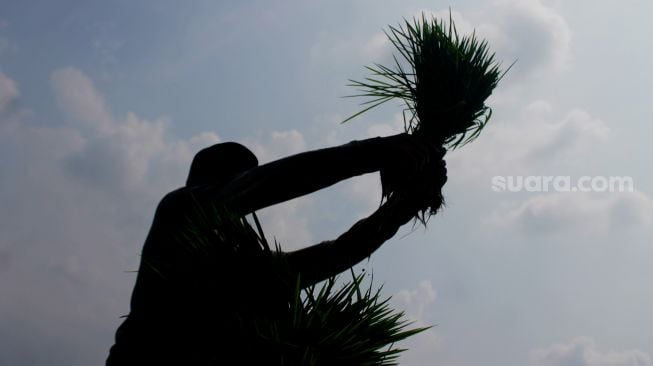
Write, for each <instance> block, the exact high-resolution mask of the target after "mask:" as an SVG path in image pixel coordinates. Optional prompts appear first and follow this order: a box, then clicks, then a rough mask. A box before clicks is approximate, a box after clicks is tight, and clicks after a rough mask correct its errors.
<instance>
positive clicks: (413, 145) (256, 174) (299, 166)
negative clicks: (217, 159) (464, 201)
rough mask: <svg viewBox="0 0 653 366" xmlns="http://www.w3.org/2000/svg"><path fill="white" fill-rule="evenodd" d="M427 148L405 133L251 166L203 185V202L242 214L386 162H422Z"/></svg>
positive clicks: (405, 164) (428, 153) (378, 167)
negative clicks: (229, 178) (213, 185)
mask: <svg viewBox="0 0 653 366" xmlns="http://www.w3.org/2000/svg"><path fill="white" fill-rule="evenodd" d="M432 150H433V147H431V146H430V145H427V144H425V143H424V142H421V141H420V140H418V139H416V138H414V137H412V136H410V135H408V134H399V135H394V136H389V137H376V138H371V139H367V140H362V141H353V142H351V143H348V144H345V145H341V146H337V147H331V148H326V149H320V150H315V151H309V152H305V153H301V154H297V155H293V156H290V157H287V158H284V159H280V160H277V161H274V162H271V163H268V164H265V165H262V166H260V167H256V168H254V169H251V170H249V171H247V172H245V173H244V174H242V175H240V176H238V177H237V178H235V179H234V180H232V181H231V182H229V183H228V184H227V185H226V186H224V187H220V188H218V189H215V191H212V190H211V188H209V190H208V192H205V193H206V194H207V195H208V198H209V200H215V201H218V202H221V203H222V204H224V205H226V207H228V208H229V209H230V210H231V211H233V212H235V213H237V214H240V215H246V214H249V213H251V212H254V211H256V210H259V209H261V208H264V207H268V206H272V205H274V204H277V203H280V202H284V201H288V200H291V199H293V198H296V197H300V196H303V195H306V194H309V193H312V192H315V191H317V190H320V189H323V188H326V187H328V186H330V185H332V184H335V183H337V182H339V181H341V180H344V179H347V178H350V177H353V176H357V175H362V174H366V173H371V172H375V171H378V170H381V169H384V168H386V167H389V166H394V167H397V166H398V167H400V168H405V169H406V170H408V171H409V170H411V169H412V170H416V169H418V168H419V167H421V166H423V165H425V164H427V162H428V160H429V159H430V158H431V157H432V155H433V154H432ZM437 159H440V156H438V157H437Z"/></svg>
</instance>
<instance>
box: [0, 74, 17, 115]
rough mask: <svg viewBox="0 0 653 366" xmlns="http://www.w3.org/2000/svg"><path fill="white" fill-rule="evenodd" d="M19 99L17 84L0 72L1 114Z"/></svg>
mask: <svg viewBox="0 0 653 366" xmlns="http://www.w3.org/2000/svg"><path fill="white" fill-rule="evenodd" d="M17 97H18V88H17V87H16V83H15V82H14V81H13V80H11V79H10V78H8V77H7V76H6V75H5V74H3V73H1V72H0V112H3V111H4V110H5V108H6V107H7V106H8V105H9V104H10V103H11V102H13V101H14V100H15V99H16V98H17Z"/></svg>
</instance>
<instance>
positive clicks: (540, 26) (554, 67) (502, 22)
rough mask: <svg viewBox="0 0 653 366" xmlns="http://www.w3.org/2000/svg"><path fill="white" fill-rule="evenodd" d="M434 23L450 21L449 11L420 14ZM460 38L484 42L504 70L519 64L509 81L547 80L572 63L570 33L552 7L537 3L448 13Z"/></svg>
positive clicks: (500, 2) (511, 0)
mask: <svg viewBox="0 0 653 366" xmlns="http://www.w3.org/2000/svg"><path fill="white" fill-rule="evenodd" d="M422 13H425V14H428V15H433V16H435V17H436V18H437V19H444V20H447V21H448V19H449V14H450V13H449V10H439V11H429V10H420V11H418V12H415V13H414V16H417V15H420V14H422ZM451 17H452V18H453V20H454V22H455V24H456V28H457V29H458V31H459V33H461V34H471V33H472V32H473V31H476V34H477V35H478V36H479V37H480V38H482V39H486V40H487V41H488V43H489V46H490V49H491V50H492V51H494V52H496V54H497V58H498V60H501V61H503V65H505V66H507V65H509V64H511V63H512V62H513V61H515V60H518V61H517V64H516V65H515V66H514V68H513V69H512V70H511V72H510V74H509V79H513V80H515V79H520V78H522V77H532V76H535V77H539V78H541V77H546V76H549V75H550V73H551V72H554V73H557V72H561V71H564V70H566V69H567V68H568V67H569V65H570V62H571V37H572V35H571V30H570V29H569V26H568V24H567V22H566V20H565V19H564V18H563V17H562V15H560V14H559V13H558V12H557V11H556V9H554V8H553V7H550V6H547V5H545V4H544V3H543V2H542V1H540V0H525V1H524V0H497V1H494V2H493V3H492V4H491V5H489V6H488V7H487V8H485V9H484V10H483V12H482V13H473V14H468V15H463V14H461V13H460V12H457V11H451Z"/></svg>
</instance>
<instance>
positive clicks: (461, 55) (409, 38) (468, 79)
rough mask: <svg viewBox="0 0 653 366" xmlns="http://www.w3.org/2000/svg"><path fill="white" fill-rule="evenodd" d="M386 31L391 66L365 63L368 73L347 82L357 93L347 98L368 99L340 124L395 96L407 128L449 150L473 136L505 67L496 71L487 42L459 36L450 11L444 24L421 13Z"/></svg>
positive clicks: (488, 113)
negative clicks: (399, 102)
mask: <svg viewBox="0 0 653 366" xmlns="http://www.w3.org/2000/svg"><path fill="white" fill-rule="evenodd" d="M385 33H386V36H387V37H388V39H389V40H390V42H391V43H392V45H393V46H394V48H395V50H396V51H397V52H398V55H397V54H395V55H393V58H394V64H393V65H392V66H384V65H381V64H378V63H377V64H374V65H373V66H368V67H366V69H367V70H368V71H369V72H370V73H371V76H368V77H366V78H364V79H363V80H362V81H356V80H350V84H349V86H353V87H355V88H356V89H357V90H358V91H359V93H358V94H355V95H351V97H365V98H368V100H367V101H365V102H363V103H362V106H363V109H362V110H360V111H358V112H356V113H355V114H353V115H352V116H350V117H349V118H347V119H346V120H345V121H343V122H347V121H349V120H351V119H353V118H355V117H357V116H359V115H361V114H363V113H364V112H366V111H368V110H370V109H372V108H375V107H377V106H379V105H381V104H384V103H386V102H388V101H390V100H392V99H395V98H397V99H400V100H402V101H403V102H404V104H405V109H404V127H405V130H406V132H409V133H414V134H417V135H423V136H425V137H426V138H428V139H429V140H430V141H432V142H434V143H436V144H438V145H442V146H445V147H447V148H450V149H454V148H458V147H460V146H462V145H464V144H466V143H468V142H470V141H472V140H474V139H475V138H476V137H478V135H479V133H480V132H481V130H482V129H483V127H485V125H486V124H487V122H488V121H489V119H490V116H491V115H492V110H491V109H490V107H488V106H487V105H486V104H485V100H486V99H487V98H488V97H489V96H490V94H492V91H493V90H494V88H495V87H496V86H497V84H498V82H499V80H501V78H502V77H503V75H505V72H507V71H508V69H510V67H509V68H508V69H506V71H504V72H501V71H500V64H499V63H498V62H497V61H496V60H495V55H494V53H490V51H489V47H488V44H487V42H486V41H485V40H479V39H478V38H477V37H476V34H475V33H472V35H471V36H466V35H460V34H459V33H458V31H457V30H456V26H455V24H454V22H453V19H452V17H451V15H450V16H449V21H448V23H446V22H445V21H444V20H441V21H438V20H437V19H436V18H434V17H431V18H430V19H429V18H427V17H426V15H424V14H422V16H421V17H419V18H414V19H413V20H412V21H409V20H404V24H400V25H399V26H397V27H392V26H390V27H389V30H388V31H386V32H385Z"/></svg>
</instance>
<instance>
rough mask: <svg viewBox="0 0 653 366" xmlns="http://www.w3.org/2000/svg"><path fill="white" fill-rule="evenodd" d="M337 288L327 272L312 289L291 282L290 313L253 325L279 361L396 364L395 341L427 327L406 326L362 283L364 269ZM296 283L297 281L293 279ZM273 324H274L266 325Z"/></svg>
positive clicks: (316, 364)
mask: <svg viewBox="0 0 653 366" xmlns="http://www.w3.org/2000/svg"><path fill="white" fill-rule="evenodd" d="M351 275H352V280H351V281H350V282H345V283H344V284H343V285H342V286H341V287H340V288H339V289H336V279H335V278H330V279H328V280H327V281H325V283H323V284H322V286H321V287H320V288H319V289H317V288H316V287H310V288H307V289H304V290H301V289H299V287H298V286H297V287H296V291H295V293H294V295H293V297H292V300H291V306H290V318H288V319H287V320H286V321H285V322H283V323H279V322H275V323H274V324H268V326H267V327H260V326H259V327H258V336H259V337H261V338H262V339H265V342H266V343H267V344H268V347H263V348H268V349H270V348H271V349H275V350H277V355H276V357H279V359H280V360H282V362H280V363H279V364H283V365H306V366H319V365H360V366H389V365H397V363H396V361H397V358H398V357H399V355H400V353H401V352H403V351H405V349H401V348H397V347H395V346H394V345H395V343H396V342H399V341H401V340H404V339H406V338H408V337H410V336H412V335H414V334H417V333H419V332H422V331H424V330H426V329H428V328H413V329H407V327H408V326H409V325H410V323H409V322H407V321H406V320H405V319H404V314H403V313H402V312H398V311H395V310H394V309H392V308H391V307H390V306H389V305H388V301H389V300H390V299H389V298H386V299H382V298H381V295H380V292H381V288H379V289H377V290H372V284H371V283H370V285H369V286H368V287H367V289H364V290H363V289H362V285H361V284H362V281H363V278H364V274H359V275H355V274H354V272H353V271H352V272H351ZM298 283H299V281H298ZM271 325H273V326H271Z"/></svg>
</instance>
